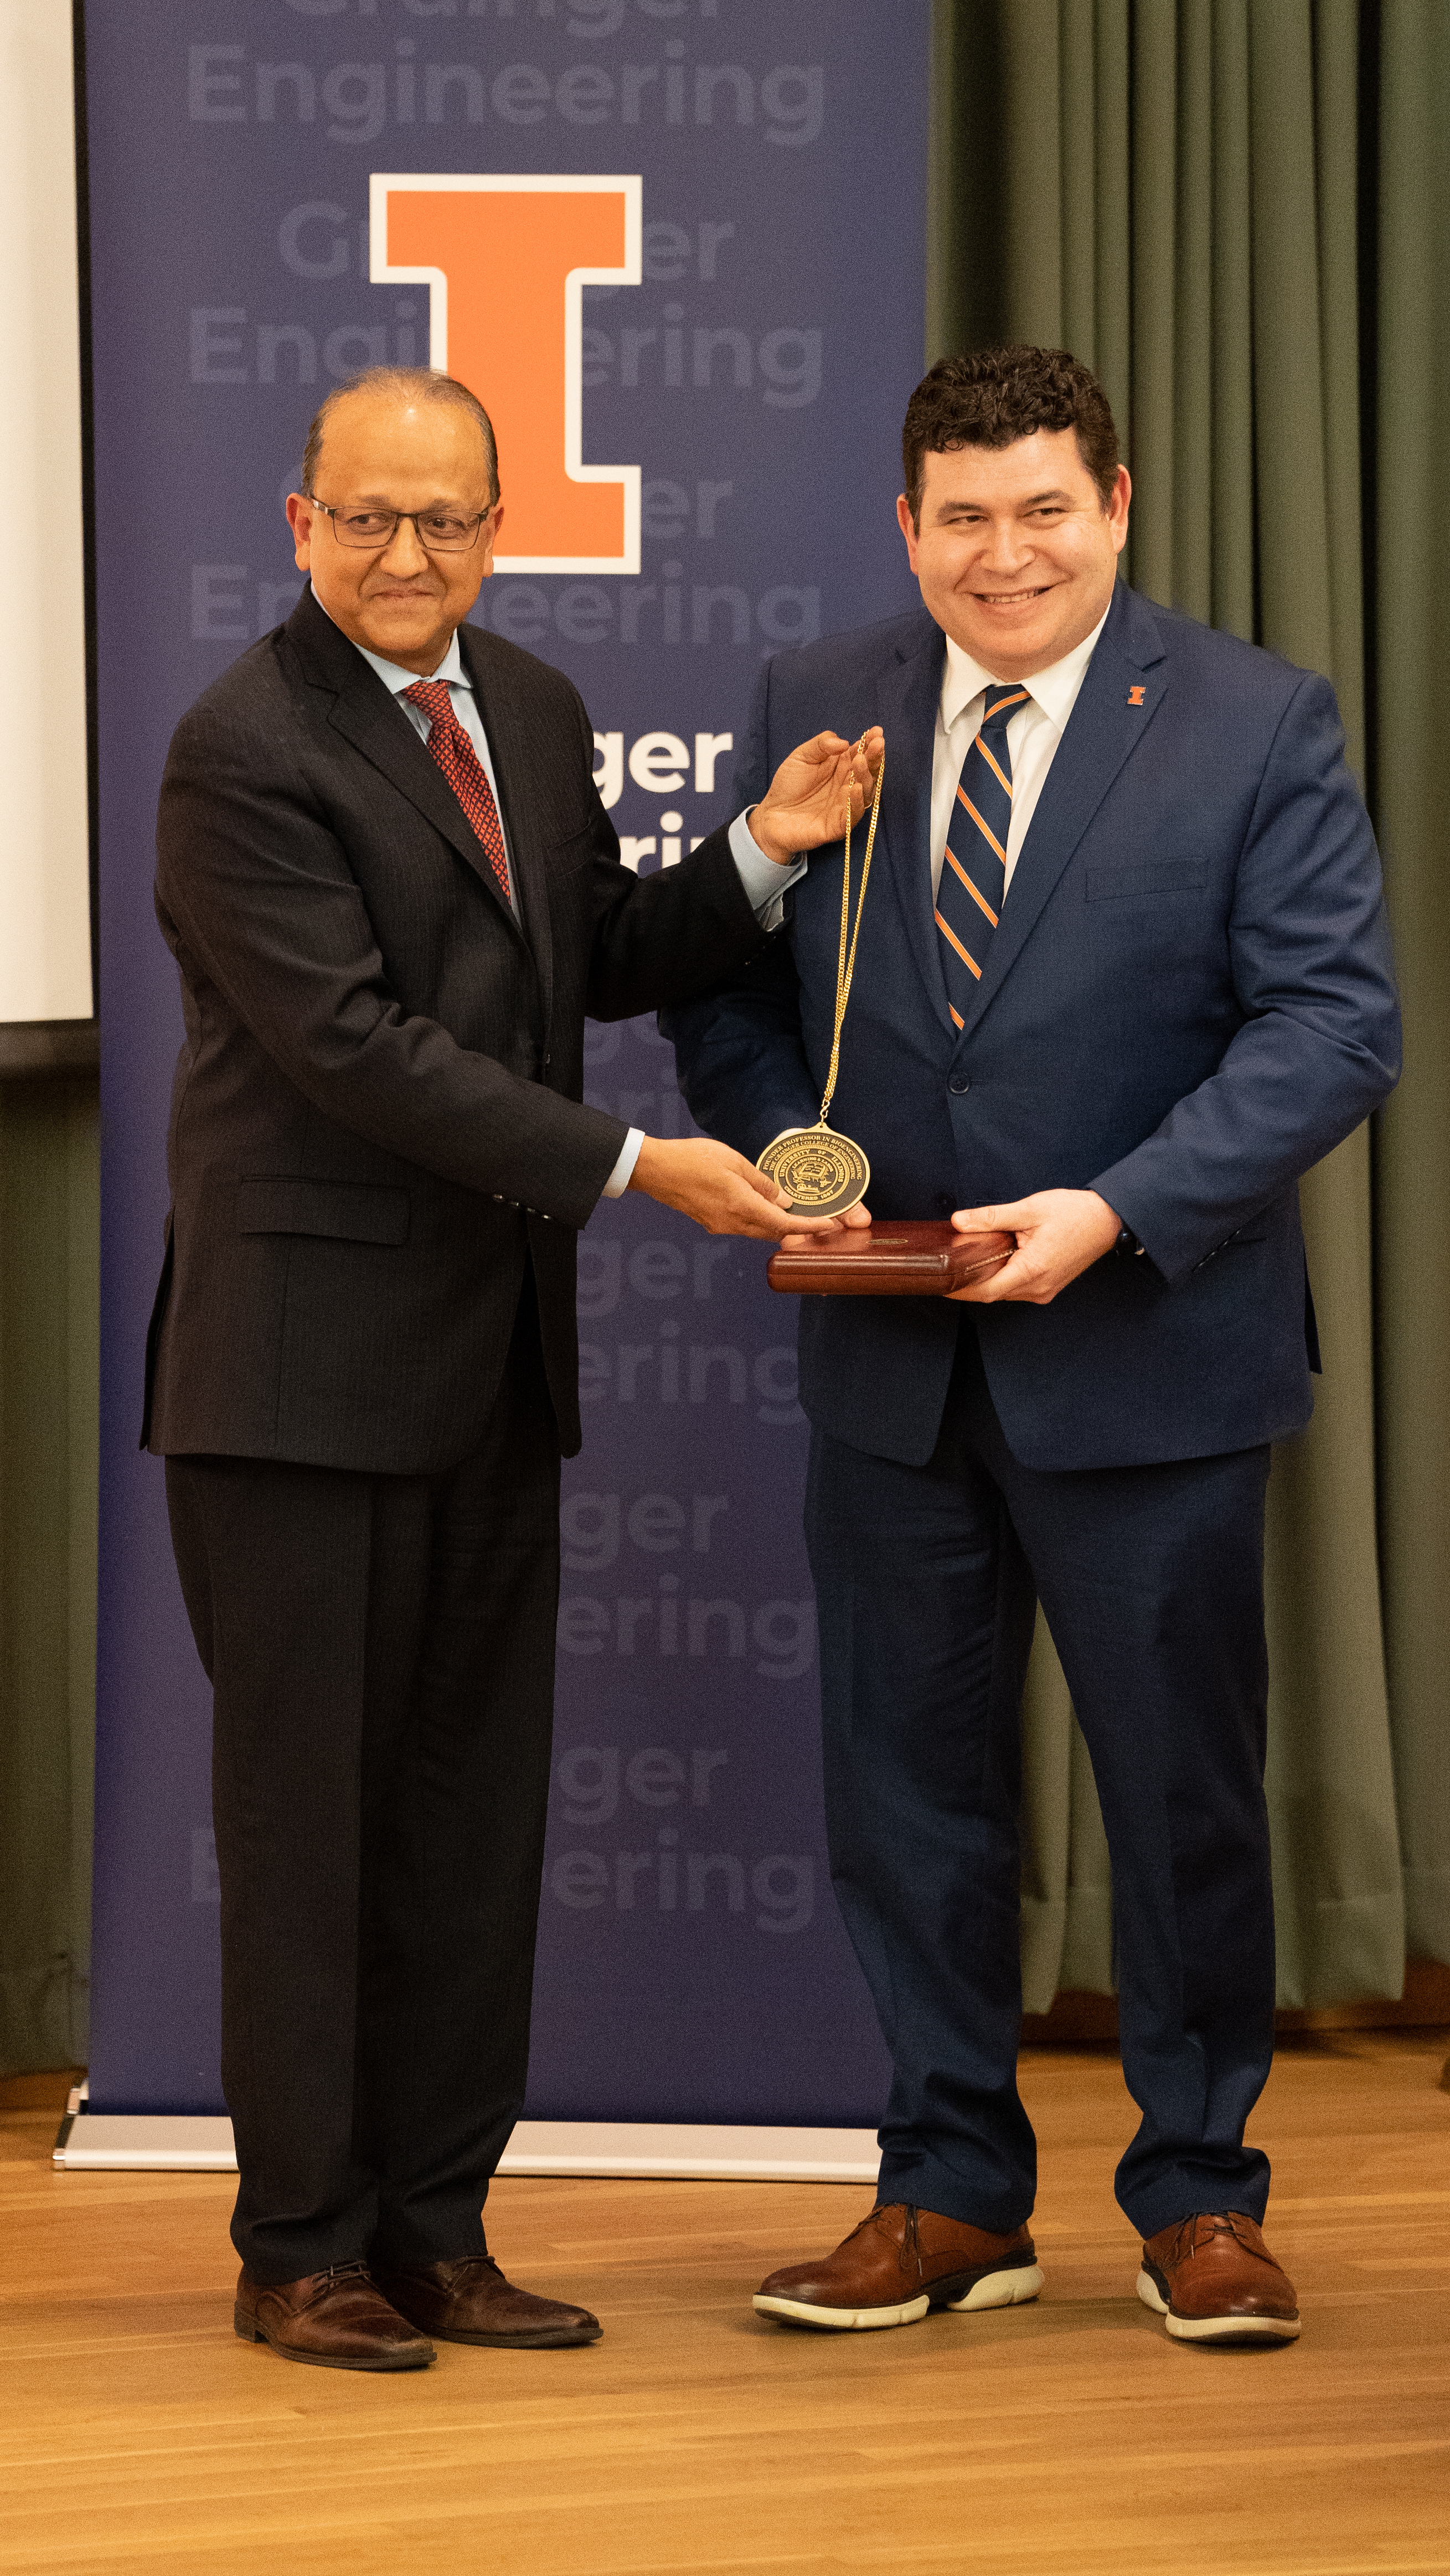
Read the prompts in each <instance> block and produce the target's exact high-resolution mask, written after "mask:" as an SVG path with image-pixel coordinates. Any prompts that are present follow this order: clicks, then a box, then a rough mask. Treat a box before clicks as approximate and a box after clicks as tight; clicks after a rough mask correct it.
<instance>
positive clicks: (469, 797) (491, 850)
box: [402, 680, 512, 903]
mask: <svg viewBox="0 0 1450 2576" xmlns="http://www.w3.org/2000/svg"><path fill="white" fill-rule="evenodd" d="M402 695H403V696H404V697H405V698H408V699H410V700H411V702H412V704H413V705H414V706H415V707H416V708H417V709H418V710H419V713H420V714H422V715H425V716H426V717H427V719H428V749H429V750H430V751H431V753H432V755H433V757H434V759H435V760H436V761H437V763H438V766H439V768H440V769H441V770H442V772H443V775H444V777H445V778H446V779H447V781H448V784H449V786H450V787H451V788H452V790H453V793H454V795H455V796H456V797H457V799H458V802H459V804H460V805H461V806H462V808H463V810H464V813H465V814H466V815H467V816H468V819H469V821H470V823H471V824H472V825H473V828H474V830H475V832H476V833H477V834H478V837H479V839H480V841H481V842H482V844H483V848H484V854H485V856H486V857H487V860H488V864H489V866H490V867H491V868H492V870H493V872H494V875H495V876H496V877H497V879H498V881H499V884H500V886H501V887H502V889H503V899H504V901H505V903H509V902H511V900H512V898H511V897H510V894H509V863H508V853H507V852H506V850H505V848H504V845H503V825H502V824H501V823H500V821H499V819H498V807H497V805H496V804H495V802H494V794H493V789H492V788H491V787H490V785H489V783H488V771H487V770H486V769H485V768H484V765H483V763H482V761H481V760H480V759H479V756H478V754H477V752H476V751H475V750H474V748H473V745H472V743H471V742H470V741H469V739H468V736H467V734H466V733H465V732H464V730H463V727H462V725H461V724H460V723H459V721H458V718H457V716H456V715H455V714H454V712H453V700H452V699H451V697H450V696H449V694H448V683H447V681H446V680H415V681H414V682H413V685H412V687H411V689H404V690H403V691H402Z"/></svg>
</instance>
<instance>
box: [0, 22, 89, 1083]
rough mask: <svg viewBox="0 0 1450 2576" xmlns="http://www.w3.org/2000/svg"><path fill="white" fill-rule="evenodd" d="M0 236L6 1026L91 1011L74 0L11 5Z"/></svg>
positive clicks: (2, 986)
mask: <svg viewBox="0 0 1450 2576" xmlns="http://www.w3.org/2000/svg"><path fill="white" fill-rule="evenodd" d="M0 239H3V241H4V243H5V246H6V250H5V258H4V259H3V261H0V352H3V367H4V398H3V400H0V505H3V509H4V518H5V524H4V540H3V544H0V778H3V780H4V795H3V800H0V1032H3V1031H4V1030H5V1029H6V1028H7V1026H9V1025H10V1024H13V1023H15V1022H28V1023H31V1024H33V1023H35V1022H36V1021H49V1022H55V1021H57V1020H60V1021H75V1020H89V1019H90V1018H91V1017H92V1013H93V1009H94V999H93V986H92V974H91V884H90V831H89V810H88V787H87V759H86V672H85V571H84V540H83V533H82V512H81V489H82V485H81V366H80V295H79V283H78V268H77V251H76V158H75V98H74V68H73V59H72V34H71V10H70V5H69V0H0Z"/></svg>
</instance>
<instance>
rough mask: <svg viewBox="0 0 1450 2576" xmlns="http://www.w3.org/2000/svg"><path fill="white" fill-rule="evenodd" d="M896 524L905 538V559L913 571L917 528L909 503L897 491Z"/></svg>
mask: <svg viewBox="0 0 1450 2576" xmlns="http://www.w3.org/2000/svg"><path fill="white" fill-rule="evenodd" d="M896 524H897V526H898V528H899V529H900V530H901V533H902V535H903V537H904V538H905V539H906V560H907V562H908V563H909V564H910V566H911V569H912V571H913V572H915V570H916V549H917V544H918V542H919V538H918V530H917V525H916V521H915V520H914V519H913V517H912V515H911V503H910V502H909V501H908V499H907V497H906V494H905V493H904V492H898V493H897V495H896Z"/></svg>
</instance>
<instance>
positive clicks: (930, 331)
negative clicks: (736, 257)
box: [927, 0, 1450, 2011]
mask: <svg viewBox="0 0 1450 2576" xmlns="http://www.w3.org/2000/svg"><path fill="white" fill-rule="evenodd" d="M934 44H935V57H936V59H935V67H934V68H935V81H934V120H935V121H934V132H933V166H932V220H931V227H930V231H931V242H932V250H931V261H930V269H929V277H928V320H927V354H928V357H929V358H932V357H935V356H937V355H939V354H940V353H941V352H942V351H943V350H946V349H951V348H962V347H969V346H972V345H980V344H982V343H986V342H991V341H1002V340H1026V341H1037V342H1045V343H1050V344H1052V345H1054V346H1061V347H1067V348H1070V349H1072V350H1073V351H1075V352H1076V354H1077V355H1078V356H1079V357H1081V358H1083V359H1085V360H1086V361H1087V363H1088V364H1089V365H1091V366H1092V367H1094V368H1095V370H1096V371H1097V373H1098V374H1099V375H1100V376H1101V378H1102V380H1103V382H1104V384H1105V386H1106V389H1107V392H1108V395H1109V398H1110V400H1111V401H1112V404H1113V408H1114V412H1115V414H1116V417H1117V420H1118V425H1119V431H1120V435H1121V437H1122V440H1123V444H1124V451H1125V454H1126V455H1127V458H1128V461H1129V464H1130V466H1131V469H1132V473H1133V477H1134V484H1135V490H1134V500H1133V519H1132V533H1131V542H1130V548H1129V553H1128V556H1127V560H1126V571H1127V577H1128V578H1129V580H1131V581H1132V582H1133V583H1134V584H1135V586H1136V587H1137V588H1139V589H1140V590H1142V591H1144V592H1145V593H1146V594H1147V595H1148V596H1149V597H1150V598H1153V599H1158V600H1162V601H1164V602H1167V603H1171V604H1172V605H1173V606H1174V607H1176V608H1180V609H1183V610H1186V611H1187V612H1188V614H1189V615H1191V616H1194V617H1199V618H1203V619H1205V620H1207V621H1208V622H1209V623H1211V624H1213V625H1216V626H1220V627H1224V628H1226V629H1228V630H1229V631H1230V632H1232V633H1234V634H1237V635H1242V636H1245V637H1248V638H1251V639H1253V640H1254V641H1256V642H1258V643H1261V644H1265V645H1268V646H1270V647H1271V648H1272V649H1273V650H1275V651H1277V652H1280V653H1283V654H1285V655H1287V657H1288V658H1289V659H1290V660H1291V661H1294V662H1298V663H1301V664H1304V665H1306V666H1308V667H1310V668H1313V669H1316V670H1321V671H1324V672H1327V673H1328V674H1329V676H1330V677H1331V678H1332V679H1333V681H1334V682H1335V685H1336V687H1337V689H1338V692H1339V702H1340V707H1341V710H1342V712H1343V716H1344V723H1345V731H1346V735H1347V737H1348V744H1349V757H1350V760H1351V762H1352V763H1353V764H1354V766H1355V768H1356V770H1357V772H1358V774H1359V776H1360V777H1361V779H1362V780H1364V781H1365V782H1366V785H1367V790H1368V794H1369V797H1370V802H1371V810H1372V811H1373V813H1374V814H1375V817H1376V822H1377V825H1378V828H1379V830H1380V834H1381V840H1382V846H1383V848H1384V851H1385V858H1386V868H1387V876H1388V882H1389V887H1390V900H1391V906H1392V911H1393V917H1394V923H1395V929H1396V938H1397V949H1398V954H1399V960H1400V966H1401V971H1402V975H1403V979H1404V985H1405V998H1406V1005H1407V1035H1408V1046H1409V1068H1410V1069H1409V1072H1408V1074H1407V1078H1406V1081H1405V1084H1404V1086H1403V1089H1402V1090H1401V1092H1400V1094H1399V1095H1398V1097H1397V1098H1396V1100H1395V1101H1394V1103H1393V1104H1392V1105H1391V1107H1390V1109H1389V1110H1388V1111H1387V1112H1386V1113H1385V1114H1384V1116H1383V1118H1382V1120H1381V1121H1379V1122H1378V1123H1377V1127H1376V1130H1375V1131H1374V1132H1373V1133H1372V1131H1371V1129H1370V1128H1368V1127H1366V1128H1363V1129H1361V1130H1360V1132H1359V1133H1358V1134H1357V1135H1355V1136H1352V1137H1350V1138H1349V1139H1348V1141H1347V1142H1346V1143H1345V1144H1343V1145H1341V1146H1340V1147H1339V1148H1338V1150H1337V1151H1336V1152H1335V1153H1333V1154H1331V1155H1330V1156H1329V1157H1328V1158H1327V1159H1326V1161H1324V1162H1323V1163H1321V1164H1320V1165H1319V1166H1318V1168H1317V1169H1316V1170H1315V1171H1313V1172H1311V1173H1310V1174H1309V1176H1308V1177H1307V1179H1306V1181H1305V1183H1304V1186H1303V1192H1302V1198H1303V1208H1304V1222H1305V1232H1306V1236H1307V1239H1308V1244H1309V1259H1310V1268H1311V1272H1312V1276H1313V1282H1314V1290H1315V1297H1316V1302H1317V1305H1318V1310H1319V1319H1320V1326H1321V1336H1322V1340H1323V1345H1324V1359H1325V1375H1324V1378H1323V1380H1322V1382H1321V1385H1320V1387H1319V1390H1318V1402H1317V1405H1316V1410H1315V1418H1314V1423H1313V1426H1312V1429H1311V1430H1310V1432H1309V1433H1308V1434H1307V1435H1306V1437H1305V1438H1304V1439H1302V1440H1300V1441H1296V1442H1294V1443H1292V1444H1289V1445H1287V1446H1285V1447H1284V1448H1283V1449H1281V1450H1280V1452H1279V1453H1278V1455H1277V1456H1276V1459H1275V1464H1274V1473H1273V1477H1272V1479H1271V1486H1270V1525H1269V1539H1268V1602H1269V1635H1270V1656H1271V1670H1272V1682H1271V1704H1270V1739H1271V1740H1270V1757H1269V1780H1268V1790H1269V1803H1270V1811H1271V1816H1272V1822H1273V1831H1274V1856H1275V1887H1276V1908H1277V1914H1278V1926H1279V1956H1280V2001H1281V2002H1282V2003H1285V2004H1324V2003H1331V2002H1339V2001H1347V2000H1349V1999H1351V1998H1354V1997H1361V1996H1365V1997H1371V1996H1393V1995H1397V1994H1398V1993H1399V1991H1400V1988H1401V1984H1402V1981H1403V1972H1404V1961H1405V1956H1406V1949H1407V1944H1408V1948H1409V1950H1410V1952H1411V1953H1421V1954H1424V1955H1426V1956H1429V1957H1432V1958H1438V1959H1440V1960H1450V1762H1447V1757H1446V1753H1445V1749H1444V1745H1445V1730H1444V1725H1443V1718H1442V1710H1443V1706H1444V1699H1445V1685H1444V1682H1443V1679H1442V1678H1441V1677H1442V1676H1443V1674H1444V1673H1445V1670H1446V1647H1447V1640H1446V1635H1445V1630H1446V1610H1445V1603H1444V1593H1445V1582H1444V1572H1445V1568H1446V1565H1447V1554H1446V1547H1447V1540H1450V1468H1447V1463H1446V1462H1447V1452H1450V1369H1447V1356H1446V1341H1447V1337H1446V1330H1445V1291H1444V1282H1445V1280H1446V1278H1447V1275H1450V1241H1447V1233H1450V1224H1447V1220H1450V1191H1447V1186H1446V1179H1445V1175H1444V1171H1443V1147H1444V1139H1445V1137H1446V1135H1447V1133H1450V1125H1447V1111H1450V1097H1447V1090H1450V1084H1447V1075H1450V1049H1447V1041H1446V1036H1445V1020H1446V1010H1445V1003H1446V999H1447V996H1446V992H1445V987H1446V983H1447V980H1450V949H1447V942H1446V936H1445V930H1446V922H1447V912H1446V896H1445V893H1444V890H1443V885H1442V854H1441V850H1440V847H1439V843H1440V839H1441V833H1440V831H1439V830H1438V828H1437V823H1438V817H1439V816H1441V815H1443V814H1445V813H1446V812H1447V811H1450V761H1447V754H1446V750H1445V726H1444V722H1443V718H1442V719H1441V721H1440V722H1438V723H1437V721H1436V718H1437V712H1438V702H1440V701H1442V700H1443V673H1444V670H1445V650H1444V647H1445V643H1446V641H1447V640H1450V638H1447V637H1446V634H1445V628H1446V625H1447V622H1450V612H1447V608H1446V604H1445V592H1446V572H1447V564H1446V560H1445V558H1446V551H1447V550H1446V540H1445V534H1444V528H1445V511H1444V503H1443V498H1442V494H1443V489H1444V466H1445V463H1446V461H1447V459H1446V445H1447V442H1446V431H1445V420H1446V395H1447V391H1450V387H1447V384H1446V376H1447V371H1450V362H1447V355H1446V349H1447V342H1446V331H1445V324H1446V321H1447V320H1450V315H1447V314H1446V312H1445V309H1444V308H1445V306H1446V304H1447V302H1450V297H1447V291H1446V285H1445V274H1444V271H1445V260H1446V254H1447V252H1450V231H1447V224H1446V214H1447V203H1446V200H1447V184H1450V183H1447V175H1446V150H1445V139H1444V138H1445V136H1446V134H1447V132H1450V124H1447V116H1450V7H1447V6H1446V5H1445V0H1387V5H1386V6H1385V7H1384V8H1383V9H1382V10H1381V9H1379V8H1376V7H1373V6H1371V5H1369V0H1365V5H1363V6H1361V0H938V7H937V10H936V19H935V28H934ZM1025 1724H1026V1737H1027V1777H1028V1797H1027V1837H1026V1840H1027V1859H1026V1863H1025V1872H1024V1880H1025V1884H1024V1897H1025V1904H1024V1970H1025V1982H1026V1991H1027V2000H1028V2004H1029V2007H1030V2008H1032V2009H1036V2010H1039V2011H1040V2010H1042V2009H1044V2008H1045V2006H1046V2004H1047V2002H1048V2001H1049V2000H1050V1999H1051V1996H1052V1994H1053V1993H1054V1992H1055V1990H1056V1989H1057V1988H1058V1987H1059V1986H1060V1985H1061V1986H1075V1987H1087V1988H1090V1989H1096V1990H1098V1991H1108V1990H1110V1988H1111V1984H1112V1954H1111V1891H1110V1885H1109V1873H1108V1867H1107V1857H1106V1849H1105V1845H1104V1841H1103V1835H1102V1826H1101V1821H1100V1819H1099V1817H1098V1815H1097V1811H1096V1800H1095V1797H1094V1793H1093V1789H1092V1782H1091V1775H1090V1772H1089V1769H1088V1766H1087V1762H1086V1759H1085V1755H1084V1749H1083V1746H1082V1743H1081V1739H1080V1737H1079V1736H1078V1734H1077V1730H1076V1727H1075V1724H1074V1721H1073V1718H1072V1713H1071V1704H1070V1701H1069V1699H1068V1695H1067V1691H1066V1686H1065V1684H1064V1683H1063V1680H1062V1676H1061V1672H1060V1670H1059V1668H1058V1666H1057V1662H1056V1657H1055V1656H1054V1654H1053V1652H1052V1648H1051V1643H1050V1640H1049V1639H1048V1638H1047V1637H1046V1635H1045V1634H1044V1633H1042V1632H1041V1631H1039V1636H1038V1640H1037V1646H1036V1650H1035V1652H1034V1657H1033V1664H1032V1668H1031V1672H1030V1675H1029V1683H1028V1692H1027V1705H1026V1711H1025Z"/></svg>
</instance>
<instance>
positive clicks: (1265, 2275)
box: [1138, 2209, 1299, 2343]
mask: <svg viewBox="0 0 1450 2576" xmlns="http://www.w3.org/2000/svg"><path fill="white" fill-rule="evenodd" d="M1138 2296H1139V2298H1140V2299H1141V2300H1142V2302H1143V2305H1144V2307H1145V2308H1151V2309H1152V2310H1153V2311H1154V2314H1155V2315H1157V2316H1160V2317H1162V2318H1163V2319H1164V2321H1165V2323H1166V2325H1167V2328H1168V2331H1169V2333H1170V2334H1171V2335H1172V2336H1173V2338H1174V2340H1175V2342H1178V2343H1292V2342H1293V2341H1294V2338H1295V2336H1296V2335H1297V2334H1298V2332H1299V2302H1298V2299H1297V2298H1296V2296H1295V2294H1294V2284H1293V2282H1292V2281H1291V2280H1290V2279H1289V2276H1288V2274H1287V2273H1286V2272H1281V2271H1280V2269H1279V2266H1278V2264H1277V2263H1276V2262H1275V2260H1274V2258H1273V2255H1272V2254H1271V2253H1270V2252H1269V2249H1268V2247H1267V2245H1266V2244H1265V2243H1264V2239H1263V2235H1262V2232H1261V2230H1260V2228H1259V2226H1258V2224H1257V2221H1256V2220H1254V2219H1252V2218H1248V2217H1246V2216H1245V2214H1244V2212H1243V2211H1242V2210H1241V2209H1230V2210H1227V2211H1225V2212H1223V2213H1222V2214H1220V2215H1208V2214H1205V2213H1203V2212H1201V2211H1200V2212H1199V2213H1198V2214H1197V2215H1195V2216H1194V2217H1192V2218H1180V2219H1178V2220H1176V2221H1175V2223H1174V2225H1173V2226H1172V2227H1160V2228H1159V2230H1158V2233H1157V2235H1156V2236H1150V2237H1149V2238H1148V2241H1147V2243H1146V2244H1145V2246H1144V2248H1143V2268H1142V2270H1141V2271H1140V2273H1139V2274H1138Z"/></svg>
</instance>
